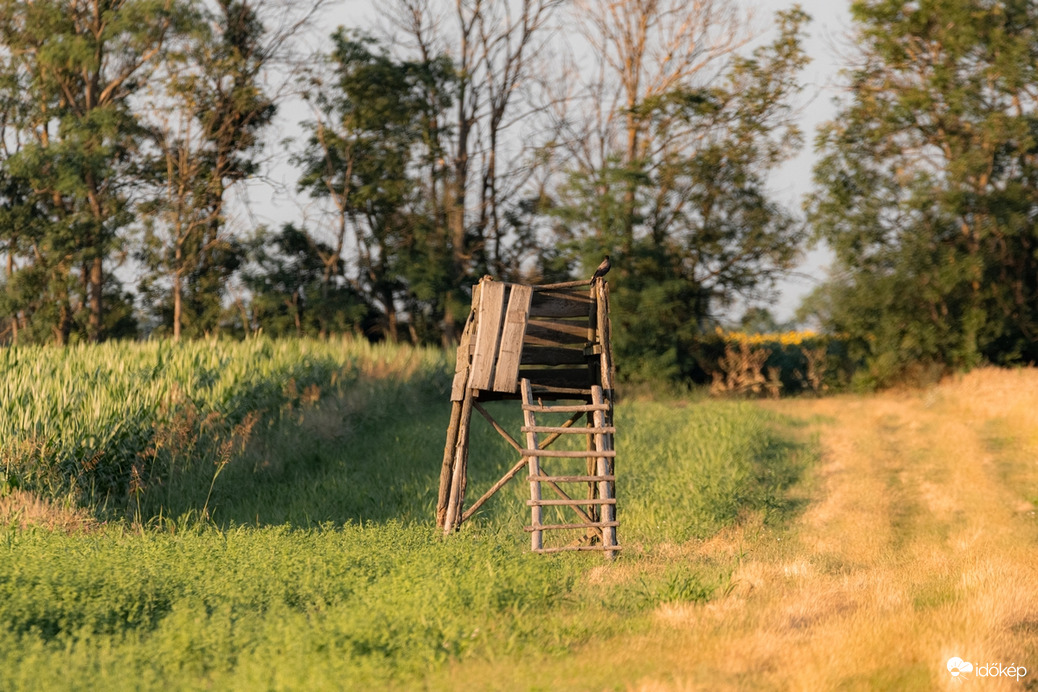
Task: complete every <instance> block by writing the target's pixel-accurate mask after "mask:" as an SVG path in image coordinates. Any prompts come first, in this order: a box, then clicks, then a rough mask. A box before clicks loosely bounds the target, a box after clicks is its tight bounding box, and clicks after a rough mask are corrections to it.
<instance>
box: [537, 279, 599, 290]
mask: <svg viewBox="0 0 1038 692" xmlns="http://www.w3.org/2000/svg"><path fill="white" fill-rule="evenodd" d="M587 285H588V282H587V281H585V280H584V279H580V280H577V281H563V282H561V283H557V284H538V285H537V286H534V287H533V289H534V290H535V291H550V290H552V289H558V288H577V287H580V288H584V287H586V286H587Z"/></svg>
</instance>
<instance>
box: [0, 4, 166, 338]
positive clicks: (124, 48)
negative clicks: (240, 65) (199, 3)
mask: <svg viewBox="0 0 1038 692" xmlns="http://www.w3.org/2000/svg"><path fill="white" fill-rule="evenodd" d="M178 9H179V6H178V5H177V3H175V2H174V1H173V0H40V1H38V2H31V3H24V2H14V1H13V0H3V1H2V2H0V42H2V43H3V45H4V46H5V47H6V49H7V51H9V56H11V58H12V64H11V65H10V68H11V72H13V73H15V74H18V75H21V77H22V78H21V79H20V80H17V81H16V82H15V84H18V85H20V86H22V87H24V88H26V89H27V90H28V94H27V98H26V100H25V103H26V104H27V105H28V106H29V108H28V109H27V110H26V111H24V112H23V113H22V114H21V115H22V116H23V117H22V119H21V121H20V122H19V123H18V128H19V130H20V137H21V138H22V145H21V147H20V149H19V151H18V152H17V153H15V154H13V155H12V156H10V157H9V158H8V159H7V161H6V162H5V164H6V166H7V169H8V171H9V172H10V174H12V175H14V176H15V177H17V178H19V179H21V180H24V181H26V182H27V183H28V185H29V186H30V187H31V189H32V191H33V195H34V196H35V198H36V202H37V204H38V205H40V206H42V207H43V208H44V213H43V214H41V215H40V216H39V217H38V218H39V219H40V222H41V224H45V226H46V227H45V228H43V230H42V231H41V232H40V233H39V234H38V235H39V237H38V239H37V241H36V242H35V243H34V244H33V248H32V249H33V254H34V255H35V257H34V260H33V268H34V270H35V271H37V272H38V273H39V274H40V279H41V280H43V281H44V282H45V284H46V286H47V289H46V290H47V292H48V293H49V294H50V298H51V299H52V302H53V304H54V305H56V313H57V314H56V315H54V322H53V333H54V337H55V339H56V340H57V341H59V342H61V343H64V342H66V341H67V340H68V338H69V335H70V334H71V332H72V330H73V327H74V323H75V321H76V320H77V318H78V316H79V314H82V313H85V320H83V322H85V324H84V325H83V326H84V328H85V332H86V336H87V337H88V338H89V339H91V340H94V341H97V340H100V339H102V338H103V337H104V334H105V307H104V303H105V298H106V295H114V294H117V293H119V292H118V291H114V290H113V288H112V285H111V284H113V279H112V277H111V275H110V273H109V272H108V271H107V270H106V262H109V261H110V260H111V259H112V258H113V256H114V255H113V252H114V251H115V250H116V249H117V248H118V245H119V242H120V241H121V231H122V229H124V228H125V227H126V226H127V225H128V224H129V222H130V221H131V219H132V214H131V205H132V202H133V199H132V192H133V181H134V168H135V166H136V164H137V159H136V154H137V147H136V143H137V138H138V137H139V135H140V131H139V128H138V123H137V119H136V117H135V115H134V113H133V111H132V109H131V106H130V100H131V98H132V96H133V95H134V94H135V93H137V91H138V90H139V89H140V87H141V85H142V84H144V83H146V82H147V80H148V77H149V75H150V74H151V72H152V71H153V70H154V69H155V67H156V65H157V64H158V58H159V56H160V55H161V53H162V51H163V50H164V47H165V43H166V40H167V38H168V36H169V34H170V32H171V31H172V29H173V27H174V26H175V24H176V21H177V12H178ZM8 86H11V83H8ZM43 219H46V221H43ZM77 272H78V276H77Z"/></svg>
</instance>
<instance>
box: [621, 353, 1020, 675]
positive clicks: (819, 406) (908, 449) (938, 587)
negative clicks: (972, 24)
mask: <svg viewBox="0 0 1038 692" xmlns="http://www.w3.org/2000/svg"><path fill="white" fill-rule="evenodd" d="M768 405H769V406H774V408H775V409H776V410H779V411H781V412H783V413H786V414H789V415H792V416H794V417H796V418H800V419H803V420H805V421H807V423H808V428H807V429H808V431H810V432H812V433H815V434H817V435H818V436H819V441H820V445H821V447H822V450H823V454H824V456H823V459H822V462H821V465H820V468H819V470H818V475H817V478H816V480H815V486H816V487H815V490H814V491H813V493H812V501H811V504H810V505H809V506H808V508H807V510H806V511H805V512H804V513H803V515H801V517H800V518H799V519H798V520H797V522H796V526H795V527H794V529H793V531H792V532H791V536H789V537H787V538H786V539H785V543H782V542H781V541H779V542H777V543H776V544H775V545H774V546H772V547H771V548H767V547H765V548H762V549H761V550H759V551H756V552H754V554H752V555H749V556H747V557H746V558H745V559H744V560H743V562H742V564H741V566H740V567H739V569H738V570H737V571H736V574H735V588H734V590H733V592H732V593H731V594H730V595H729V596H727V597H725V598H723V599H720V600H718V601H715V602H712V603H710V604H707V605H706V606H683V607H678V608H663V609H661V610H660V612H659V613H658V615H659V618H660V621H661V624H663V625H666V626H670V627H672V628H673V629H674V630H675V633H676V634H677V633H680V634H678V636H679V637H680V639H681V643H680V645H678V646H679V647H680V649H681V650H683V651H684V652H685V653H684V656H682V657H681V658H680V659H678V660H675V667H676V668H677V669H678V670H673V669H672V672H671V674H670V675H668V676H667V677H666V678H661V677H658V676H647V677H646V678H644V679H643V680H642V682H641V683H640V684H639V685H638V687H639V688H641V689H646V690H651V689H794V690H812V691H815V690H830V689H863V690H865V689H883V690H886V689H889V690H931V689H959V690H966V689H977V690H1007V689H1034V690H1038V520H1036V517H1035V507H1034V505H1033V504H1032V503H1033V502H1034V501H1035V500H1036V499H1038V372H1035V371H1023V372H1000V371H992V370H988V371H981V372H977V373H973V374H971V375H969V376H966V377H965V378H962V379H960V380H958V381H957V382H953V383H948V384H944V385H941V386H940V387H938V388H936V389H934V390H931V391H929V392H924V393H910V394H905V393H901V394H883V395H879V396H871V397H864V398H857V397H839V398H831V399H824V400H818V401H811V400H803V401H790V402H777V403H775V404H768ZM739 544H740V537H739V536H738V535H731V536H726V537H722V538H719V539H718V540H716V541H712V542H710V543H708V544H707V545H706V546H704V550H705V551H716V552H718V553H723V552H728V553H729V554H731V551H733V550H739V547H738V546H739ZM952 657H959V658H962V659H964V660H965V661H968V662H971V663H973V665H974V670H973V671H972V672H969V673H964V674H963V675H961V676H959V677H953V676H952V674H951V673H950V672H949V670H948V668H947V663H948V661H949V659H951V658H952ZM990 663H996V664H1001V666H1002V669H1001V672H1002V673H1003V675H1001V676H998V677H993V676H991V675H990V674H991V673H992V672H995V671H993V670H992V669H991V668H987V669H981V668H980V666H981V665H983V664H990ZM1014 664H1015V666H1016V667H1017V669H1016V670H1015V671H1012V672H1015V673H1016V675H1017V677H1019V680H1018V679H1017V678H1016V677H1013V676H1008V677H1007V676H1006V673H1007V671H1006V668H1008V667H1010V666H1012V665H1014ZM1021 666H1022V667H1025V668H1026V669H1027V673H1026V675H1023V676H1020V670H1019V667H1021ZM995 670H996V671H997V670H998V669H995ZM678 671H680V672H678ZM985 672H986V673H988V675H986V676H985V675H984V674H983V673H985Z"/></svg>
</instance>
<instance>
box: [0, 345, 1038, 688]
mask: <svg viewBox="0 0 1038 692" xmlns="http://www.w3.org/2000/svg"><path fill="white" fill-rule="evenodd" d="M104 348H106V349H113V350H111V351H105V352H103V354H102V355H98V352H97V351H95V350H93V349H79V350H72V351H69V352H67V354H66V352H61V351H48V350H40V351H29V350H27V351H23V352H21V353H20V354H17V358H15V357H13V356H11V355H10V354H8V355H7V358H8V360H7V361H3V362H2V364H0V370H4V368H6V375H7V377H5V379H4V380H3V381H4V382H6V383H7V384H5V385H0V386H6V387H8V388H9V389H7V390H5V392H4V394H5V398H3V399H0V401H9V399H8V398H7V397H9V396H21V397H22V398H20V399H18V401H20V402H21V407H20V408H19V407H7V408H5V409H4V410H3V411H0V430H2V431H4V438H3V439H4V440H5V446H4V450H5V451H4V452H3V454H4V455H5V456H4V457H2V458H3V465H2V466H0V473H3V474H4V476H3V477H2V478H0V690H22V689H26V690H28V689H32V690H39V689H45V690H46V689H101V688H103V689H115V690H119V689H164V690H165V689H200V688H205V689H277V690H302V689H306V690H324V689H328V690H336V689H444V690H447V689H461V688H465V687H470V688H474V689H504V690H509V689H515V690H527V689H545V690H549V689H550V690H556V689H573V690H601V689H636V690H657V689H658V690H699V689H702V690H717V689H775V690H784V689H798V690H801V689H802V690H827V689H862V690H866V689H908V690H931V689H945V688H946V689H957V688H958V687H957V686H958V685H960V684H961V683H962V682H963V679H964V678H965V677H969V676H973V677H979V676H977V675H976V674H975V673H976V672H977V671H974V672H973V673H970V674H969V676H963V677H959V678H954V677H952V676H951V674H950V673H949V672H948V670H947V667H946V663H947V661H948V659H949V658H951V657H953V656H958V657H961V658H963V659H965V660H967V661H972V662H974V663H975V664H977V666H978V670H979V666H980V665H982V664H985V663H991V662H1000V663H1001V664H1003V665H1004V666H1010V665H1011V664H1015V665H1016V666H1025V667H1027V668H1029V669H1032V668H1033V670H1032V671H1031V672H1029V673H1028V674H1027V675H1026V676H1023V677H1022V678H1021V679H1019V680H1017V679H1010V678H1007V677H1004V676H1003V677H999V678H991V677H989V678H987V679H980V680H971V681H970V682H974V683H977V684H982V685H983V687H984V689H1021V688H1030V689H1035V688H1038V685H1036V684H1035V683H1034V681H1035V680H1036V679H1038V649H1036V645H1035V641H1036V640H1038V589H1035V586H1034V585H1035V584H1038V557H1036V556H1035V552H1034V546H1035V542H1036V539H1038V522H1036V519H1035V515H1034V505H1035V503H1036V502H1038V464H1036V462H1035V460H1036V458H1038V433H1036V432H1035V431H1036V430H1038V373H1036V372H1034V371H1015V372H1004V371H995V370H989V371H980V372H977V373H973V374H971V375H968V376H965V377H963V378H960V379H958V380H955V381H952V382H948V383H945V384H943V385H941V386H939V387H936V388H934V389H932V390H928V391H925V392H900V393H885V394H881V395H874V396H868V397H850V396H847V397H832V398H827V399H796V400H784V401H778V402H768V403H753V402H733V401H712V400H703V399H698V398H692V399H688V398H680V397H674V398H659V399H657V400H649V399H647V398H638V397H637V396H633V395H632V396H628V397H627V398H626V399H625V400H624V401H623V402H622V403H621V404H620V405H619V406H618V409H617V412H616V419H617V426H618V429H619V430H620V433H619V434H618V436H617V448H618V462H617V472H618V477H619V480H618V487H617V492H618V497H619V503H620V504H619V515H620V520H621V529H620V539H621V543H622V544H623V545H624V546H625V550H624V552H623V553H622V555H621V557H620V558H619V559H618V560H617V561H616V562H615V563H611V564H610V563H605V562H603V561H602V559H601V557H598V556H593V555H574V554H564V555H532V554H529V553H528V552H526V546H527V536H526V534H524V533H523V531H522V526H523V524H524V523H525V521H526V520H527V519H528V517H524V514H525V507H524V504H523V500H524V495H525V493H526V492H527V489H526V488H525V487H524V484H522V483H518V482H516V483H513V484H512V485H510V486H506V488H505V490H504V491H503V492H502V493H501V494H499V496H497V497H495V498H494V499H493V500H492V501H491V502H490V503H488V504H487V505H486V506H485V508H484V509H483V510H481V511H480V513H478V514H477V515H476V517H475V518H474V519H473V521H472V522H470V523H469V524H467V525H466V526H465V527H464V528H463V530H462V531H461V533H460V534H458V535H456V536H452V537H450V538H449V539H446V540H445V539H443V538H442V537H440V536H438V535H437V534H436V532H435V531H434V528H433V526H432V516H433V510H434V504H435V497H436V484H437V477H438V473H439V463H440V458H441V455H442V441H443V435H444V430H445V427H446V423H447V417H448V415H449V403H448V402H447V398H448V394H447V391H448V385H449V364H448V363H449V359H447V358H445V357H443V355H442V354H440V353H438V352H435V351H415V350H410V349H394V348H372V347H369V346H366V345H363V344H357V343H353V342H339V343H331V344H328V343H320V342H286V343H271V342H264V341H258V342H255V343H248V344H226V343H224V344H209V345H201V346H200V345H188V346H185V347H183V348H182V349H179V350H178V349H173V348H170V347H168V346H161V347H160V346H156V345H145V346H137V347H128V346H120V347H116V346H110V347H104ZM119 349H123V350H119ZM194 349H199V350H194ZM207 349H208V350H207ZM209 351H214V353H209ZM62 358H64V359H65V360H66V361H67V362H65V364H63V365H59V364H60V363H61V362H62V360H61V359H62ZM82 361H88V362H87V363H86V364H84V363H83V362H82ZM300 362H302V363H305V364H306V365H305V366H301V365H300ZM56 363H57V364H56ZM177 363H182V364H183V363H187V364H188V365H179V366H176V367H173V364H177ZM160 364H161V367H160ZM199 364H201V365H199ZM46 368H51V370H46ZM62 368H64V369H62ZM124 371H130V372H134V373H136V374H135V375H134V377H135V378H136V381H137V382H138V383H139V385H138V386H136V387H133V386H130V385H128V384H125V383H123V379H121V378H120V377H119V376H118V375H117V373H120V372H124ZM26 372H28V373H30V375H26V374H25V373H26ZM40 372H47V373H59V374H58V375H54V374H50V375H48V376H47V377H46V378H45V381H46V382H47V383H48V386H49V387H52V388H53V389H49V390H47V389H45V391H49V392H50V395H49V396H48V397H45V398H39V397H36V398H33V397H28V396H25V395H24V393H23V392H22V390H20V389H18V388H17V387H15V386H13V385H11V384H10V383H11V382H22V383H23V385H22V386H23V387H25V386H33V384H34V382H38V381H40V377H39V376H38V375H37V376H35V377H34V376H32V375H31V373H40ZM113 373H116V374H113ZM0 374H4V373H0ZM235 377H238V378H241V379H242V381H243V382H246V383H248V384H247V387H245V389H244V390H239V389H238V388H236V387H235V386H234V385H233V382H234V378H235ZM84 378H86V379H84ZM91 378H92V379H91ZM106 387H111V388H110V389H108V390H106ZM59 389H61V390H62V391H60V392H59V391H58V390H59ZM244 391H248V392H249V393H250V394H249V395H248V396H246V395H245V394H244V393H243V392H244ZM106 392H107V393H106ZM149 392H150V393H151V394H150V395H148V396H145V395H146V394H147V393H149ZM138 393H139V398H138V399H133V397H134V396H138ZM53 397H59V398H61V400H62V401H63V402H66V405H67V403H68V402H73V403H76V402H78V403H76V405H78V406H80V408H78V409H75V408H74V409H73V413H71V414H64V415H65V418H64V420H65V421H66V425H70V426H73V427H74V426H77V425H78V426H85V427H81V428H78V429H79V430H81V432H82V431H84V430H87V429H92V428H93V427H95V426H101V425H102V423H103V422H104V421H109V422H111V421H118V420H121V418H120V413H119V411H120V410H125V408H124V409H120V406H124V405H125V406H129V407H130V410H140V411H143V412H145V413H147V412H150V417H149V415H145V413H142V414H141V415H140V416H139V417H138V418H136V419H134V420H135V421H136V423H135V425H134V426H129V425H127V424H124V425H123V428H122V429H123V430H130V429H131V427H132V430H133V431H134V432H133V433H132V434H130V433H125V434H122V435H114V436H109V437H104V436H103V435H102V434H101V433H103V432H104V430H105V429H103V428H102V429H99V430H96V431H95V432H94V435H95V437H94V438H91V440H90V442H89V445H87V444H85V443H83V442H82V441H77V438H76V437H75V436H74V435H72V434H71V433H64V432H63V431H64V428H63V427H62V426H57V425H52V424H51V423H50V418H49V416H51V415H54V414H53V412H54V411H56V410H58V409H57V408H55V407H54V404H53V402H52V401H49V399H51V398H53ZM149 397H150V398H149ZM90 401H93V402H95V403H94V405H93V408H91V407H90V406H88V405H87V403H89V402H90ZM48 407H50V408H48ZM134 407H136V408H134ZM517 408H518V407H509V406H507V405H504V404H500V405H498V406H497V408H496V409H495V415H496V416H497V417H499V418H501V419H504V420H506V421H508V425H509V427H511V428H512V429H513V431H516V430H518V426H519V416H518V415H517V414H518V411H517V410H513V409H517ZM48 411H49V412H51V413H48ZM106 411H107V412H108V413H107V415H108V418H105V417H104V415H103V414H105V412H106ZM12 412H13V413H12ZM95 412H96V413H97V415H98V416H99V417H95V418H92V419H89V416H90V415H94V413H95ZM12 415H16V416H21V417H22V418H21V420H23V421H29V422H31V423H32V424H31V425H28V426H26V427H19V426H21V425H22V423H21V422H20V421H19V420H15V419H14V418H12V417H11V416H12ZM4 416H6V417H4ZM84 417H86V418H88V419H89V420H90V421H94V422H92V423H84V422H83V420H84ZM97 421H101V422H102V423H98V422H97ZM480 423H481V421H475V425H474V430H473V448H472V452H471V455H470V460H471V461H470V470H471V473H472V478H471V481H470V486H469V495H470V497H475V496H477V495H479V494H480V493H481V492H482V490H483V489H484V488H486V487H488V486H489V485H490V484H491V483H492V482H493V481H494V480H496V479H497V478H498V477H499V476H500V475H501V474H502V473H503V472H504V471H505V470H507V469H508V468H509V467H510V466H511V465H512V463H514V461H515V457H514V452H513V451H512V450H511V449H510V448H509V447H508V446H507V445H506V444H505V443H504V442H503V441H502V440H501V439H500V438H499V437H497V435H496V434H495V433H494V432H493V431H491V430H490V429H489V426H486V425H482V424H480ZM48 425H51V427H49V428H48V427H45V426H48ZM26 431H28V432H29V433H31V434H26ZM43 431H50V432H49V433H48V435H49V436H48V435H44V434H42V433H43ZM84 434H85V433H84ZM10 436H13V439H15V440H17V441H18V444H16V445H14V444H12V445H8V444H6V442H7V440H8V439H12V438H11V437H10ZM99 439H101V440H103V439H109V440H114V441H116V442H117V443H118V444H117V445H116V446H114V447H113V448H112V449H113V450H115V451H113V452H112V454H111V455H106V454H105V453H104V449H105V448H104V447H103V445H101V444H100V443H99V442H98V441H97V440H99ZM59 442H60V444H59ZM84 449H88V450H90V452H91V453H86V452H84ZM84 460H86V463H84ZM97 470H101V471H103V475H101V476H96V477H95V476H94V475H92V474H95V472H97ZM120 473H121V474H122V475H121V476H120ZM102 481H103V482H102Z"/></svg>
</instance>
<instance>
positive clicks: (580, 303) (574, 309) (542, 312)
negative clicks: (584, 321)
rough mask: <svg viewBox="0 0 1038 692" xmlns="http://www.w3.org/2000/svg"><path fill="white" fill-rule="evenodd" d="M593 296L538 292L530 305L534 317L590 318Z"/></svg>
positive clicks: (561, 292)
mask: <svg viewBox="0 0 1038 692" xmlns="http://www.w3.org/2000/svg"><path fill="white" fill-rule="evenodd" d="M592 309H593V308H592V305H591V296H589V295H588V294H587V293H586V292H584V291H580V292H574V291H538V292H537V293H535V294H534V296H533V301H532V303H531V304H530V315H531V316H532V317H588V315H589V314H590V312H591V310H592Z"/></svg>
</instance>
